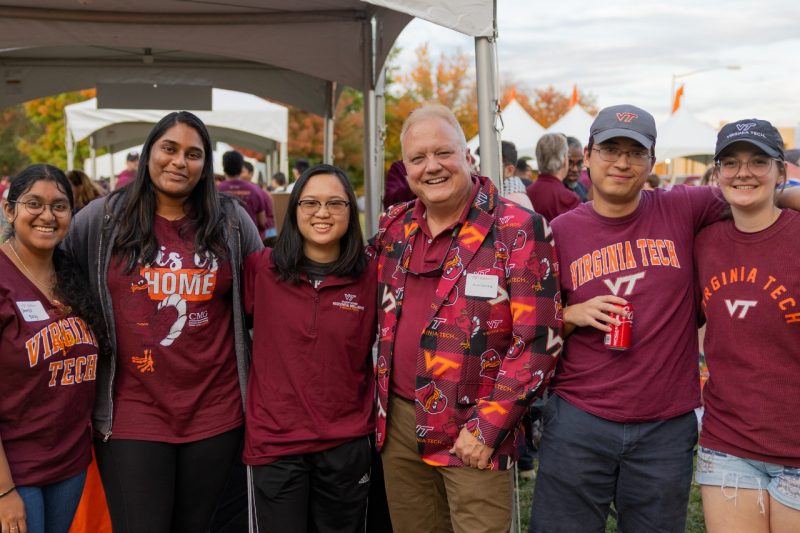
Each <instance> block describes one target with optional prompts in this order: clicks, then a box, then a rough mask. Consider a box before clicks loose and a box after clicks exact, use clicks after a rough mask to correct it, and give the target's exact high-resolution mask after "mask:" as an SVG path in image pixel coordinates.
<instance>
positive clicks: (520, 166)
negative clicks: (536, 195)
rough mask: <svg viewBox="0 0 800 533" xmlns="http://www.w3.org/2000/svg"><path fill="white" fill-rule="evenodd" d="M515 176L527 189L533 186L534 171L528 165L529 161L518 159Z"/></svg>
mask: <svg viewBox="0 0 800 533" xmlns="http://www.w3.org/2000/svg"><path fill="white" fill-rule="evenodd" d="M514 175H515V176H516V177H518V178H519V179H520V181H521V182H522V184H523V185H525V188H526V189H527V188H528V187H530V186H531V185H532V184H533V170H532V169H531V167H530V165H528V160H527V159H517V165H516V168H515V170H514Z"/></svg>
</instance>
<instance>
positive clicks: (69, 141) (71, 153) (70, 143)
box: [64, 124, 75, 172]
mask: <svg viewBox="0 0 800 533" xmlns="http://www.w3.org/2000/svg"><path fill="white" fill-rule="evenodd" d="M66 129H67V135H66V138H65V139H64V141H65V143H64V144H65V147H66V149H67V172H69V171H70V170H75V140H74V139H73V138H72V132H71V131H70V129H69V124H67V128H66Z"/></svg>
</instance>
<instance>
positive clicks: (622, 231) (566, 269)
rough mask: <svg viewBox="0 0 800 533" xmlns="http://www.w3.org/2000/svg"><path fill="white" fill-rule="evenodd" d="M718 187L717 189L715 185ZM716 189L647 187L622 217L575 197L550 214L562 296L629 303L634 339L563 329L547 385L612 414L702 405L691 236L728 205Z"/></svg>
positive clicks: (672, 412) (622, 416) (674, 411)
mask: <svg viewBox="0 0 800 533" xmlns="http://www.w3.org/2000/svg"><path fill="white" fill-rule="evenodd" d="M715 191H716V192H715ZM720 198H721V196H720V195H719V193H718V190H717V189H712V188H710V187H684V186H679V187H675V188H674V189H672V190H670V191H665V190H656V191H643V192H642V196H641V201H640V203H639V206H638V208H637V209H636V211H634V212H633V213H631V214H630V215H628V216H625V217H620V218H607V217H603V216H601V215H599V214H598V213H597V212H596V211H595V210H594V208H593V207H592V203H586V204H581V205H580V206H579V207H577V208H576V209H573V210H572V211H569V212H567V213H565V214H563V215H561V216H560V217H558V218H556V219H555V220H554V221H553V222H552V228H553V235H554V237H555V242H556V252H557V253H558V260H559V263H560V264H561V269H562V275H561V285H562V292H563V301H564V302H565V305H567V306H570V305H574V304H576V303H582V302H585V301H587V300H590V299H591V298H594V297H595V296H599V295H607V294H613V295H617V296H620V297H622V298H624V299H626V300H627V301H628V302H630V303H631V304H632V305H633V326H632V334H631V338H632V345H631V347H630V349H628V350H624V351H617V350H611V349H609V348H608V347H606V346H605V345H604V343H603V340H604V335H605V334H604V333H603V332H602V331H600V330H598V329H595V328H592V327H579V328H576V329H575V331H574V332H573V333H572V334H571V335H570V336H569V337H567V340H566V343H565V345H564V353H563V354H562V356H561V358H560V359H559V361H558V367H557V369H556V375H555V379H554V380H553V383H552V384H551V390H554V391H555V393H556V394H558V395H559V396H561V397H562V398H564V399H565V400H567V401H568V402H569V403H571V404H572V405H574V406H576V407H578V408H580V409H583V410H584V411H586V412H588V413H591V414H593V415H595V416H599V417H601V418H605V419H607V420H612V421H614V422H622V423H625V422H648V421H653V420H666V419H668V418H672V417H675V416H678V415H682V414H685V413H687V412H689V411H691V410H692V409H694V408H695V407H697V406H699V405H700V378H699V372H698V360H699V356H700V351H699V346H698V340H697V304H696V301H695V290H694V249H693V246H694V239H695V234H696V233H697V232H698V231H699V230H700V228H701V227H703V226H704V225H707V224H710V223H712V222H714V221H715V220H717V219H718V218H719V216H720V212H721V210H722V208H723V206H724V203H723V202H722V201H721V199H720Z"/></svg>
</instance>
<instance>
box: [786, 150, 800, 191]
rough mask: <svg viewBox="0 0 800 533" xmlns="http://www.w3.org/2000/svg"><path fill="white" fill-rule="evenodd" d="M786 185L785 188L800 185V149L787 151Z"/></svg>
mask: <svg viewBox="0 0 800 533" xmlns="http://www.w3.org/2000/svg"><path fill="white" fill-rule="evenodd" d="M784 153H785V155H786V183H785V184H784V185H783V188H786V187H797V186H798V185H800V149H798V148H794V149H792V150H786V151H785V152H784Z"/></svg>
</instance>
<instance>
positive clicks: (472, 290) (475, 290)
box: [465, 274, 497, 298]
mask: <svg viewBox="0 0 800 533" xmlns="http://www.w3.org/2000/svg"><path fill="white" fill-rule="evenodd" d="M465 293H466V295H467V296H475V297H478V298H496V297H497V276H493V275H492V274H467V286H466V290H465Z"/></svg>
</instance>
